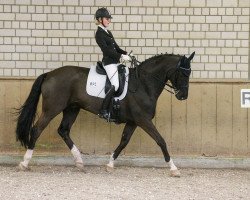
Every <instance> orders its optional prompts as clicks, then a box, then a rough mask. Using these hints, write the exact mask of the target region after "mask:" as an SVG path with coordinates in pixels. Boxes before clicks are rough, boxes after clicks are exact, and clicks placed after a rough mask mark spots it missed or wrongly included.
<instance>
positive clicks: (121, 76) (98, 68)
mask: <svg viewBox="0 0 250 200" xmlns="http://www.w3.org/2000/svg"><path fill="white" fill-rule="evenodd" d="M96 72H97V73H98V74H101V75H106V76H107V73H106V71H105V69H104V67H103V64H102V62H101V61H98V62H97V64H96ZM125 73H126V70H125V65H123V64H120V65H118V77H119V88H118V90H117V91H116V93H115V96H116V97H117V96H120V95H121V94H122V93H123V90H124V85H125V81H126V76H125ZM110 88H111V82H110V80H109V78H108V76H107V78H106V83H105V94H106V93H107V92H108V91H109V90H110Z"/></svg>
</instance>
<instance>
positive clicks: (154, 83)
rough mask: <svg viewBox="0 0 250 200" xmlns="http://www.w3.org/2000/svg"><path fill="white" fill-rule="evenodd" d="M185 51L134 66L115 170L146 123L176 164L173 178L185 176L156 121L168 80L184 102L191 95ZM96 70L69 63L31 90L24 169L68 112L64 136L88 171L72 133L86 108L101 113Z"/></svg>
mask: <svg viewBox="0 0 250 200" xmlns="http://www.w3.org/2000/svg"><path fill="white" fill-rule="evenodd" d="M194 55H195V52H193V53H192V54H191V55H190V56H189V57H186V56H185V55H182V56H181V55H175V54H167V53H165V54H160V55H156V56H153V57H151V58H148V59H146V60H145V61H143V62H141V63H140V64H138V65H137V66H136V67H135V68H130V69H129V72H130V75H129V79H130V78H131V76H132V75H133V74H134V75H135V74H136V76H135V77H136V79H135V80H134V81H132V78H131V81H129V83H128V86H129V88H135V89H134V90H131V89H128V91H127V95H126V96H125V98H124V99H123V100H121V102H120V123H125V126H124V129H123V133H122V137H121V141H120V143H119V145H118V146H117V148H116V149H115V150H114V151H113V153H112V154H111V156H110V160H109V163H108V164H107V166H106V167H107V169H109V170H112V169H113V168H114V161H115V160H116V159H117V157H118V156H119V154H120V152H121V151H122V150H123V149H124V148H125V147H126V145H127V144H128V143H129V141H130V138H131V136H132V134H133V133H134V131H135V129H136V127H138V126H139V127H141V128H142V129H143V130H144V131H145V132H146V133H147V134H148V135H149V136H150V137H151V138H152V139H153V140H154V141H155V142H156V143H157V144H158V145H159V147H160V148H161V151H162V153H163V156H164V159H165V161H166V164H168V166H169V167H170V175H171V176H177V177H179V176H180V171H179V170H178V168H177V167H176V166H175V164H174V162H173V159H172V158H170V155H169V153H168V150H167V145H166V142H165V140H164V139H163V137H162V136H161V135H160V133H159V132H158V130H157V129H156V127H155V126H154V124H153V123H152V119H153V118H154V116H155V110H156V104H157V99H158V98H159V96H160V94H161V93H162V91H163V90H164V88H165V86H166V84H168V83H167V82H170V83H171V86H172V88H173V89H174V92H173V93H174V94H175V97H176V98H177V99H178V100H185V99H187V98H188V90H189V77H190V73H191V64H190V63H191V60H192V59H193V57H194ZM89 71H90V69H89V68H84V67H79V66H63V67H60V68H57V69H55V70H53V71H50V72H47V73H44V74H41V75H40V76H39V77H38V78H37V79H36V80H35V82H34V83H33V86H32V88H31V91H30V94H29V95H28V97H27V99H26V101H25V102H24V104H23V105H22V106H21V107H20V109H19V113H18V118H17V125H16V139H17V141H20V143H21V145H22V146H24V147H25V149H26V153H25V155H24V160H23V161H22V162H20V164H19V168H20V169H21V170H27V169H28V164H29V161H30V159H31V158H32V155H33V151H34V148H35V144H36V141H37V139H38V138H39V136H40V135H41V133H42V131H43V130H44V129H45V127H46V126H47V125H48V124H49V122H50V121H51V120H52V119H53V118H54V117H56V116H57V115H58V114H59V113H61V112H63V117H62V121H61V123H60V126H59V128H58V134H59V135H60V136H61V137H62V139H63V140H64V142H65V143H66V145H67V146H68V148H69V149H70V151H71V153H72V155H73V157H74V161H75V166H76V167H77V168H79V169H84V164H83V160H82V157H81V153H80V151H79V149H78V148H77V147H76V145H75V144H74V142H73V141H72V139H71V137H70V129H71V127H72V125H73V123H74V122H75V120H76V117H77V115H78V113H79V111H80V109H84V110H86V111H89V112H91V113H93V114H96V115H97V114H98V113H99V109H100V108H101V104H102V100H103V99H101V98H98V97H93V96H90V95H88V94H87V92H86V82H87V78H88V74H89ZM41 94H42V113H41V115H40V116H39V118H38V120H37V121H36V122H35V116H36V111H37V104H38V101H39V97H40V95H41Z"/></svg>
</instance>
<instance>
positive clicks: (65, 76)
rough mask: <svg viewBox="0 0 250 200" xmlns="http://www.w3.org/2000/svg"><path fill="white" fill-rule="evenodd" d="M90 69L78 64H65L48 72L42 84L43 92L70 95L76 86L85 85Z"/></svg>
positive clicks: (44, 94) (44, 93)
mask: <svg viewBox="0 0 250 200" xmlns="http://www.w3.org/2000/svg"><path fill="white" fill-rule="evenodd" d="M88 73H89V69H88V68H84V67H78V66H63V67H60V68H57V69H55V70H53V71H51V72H48V73H47V76H46V78H45V80H44V83H43V85H42V94H43V96H46V95H49V94H50V95H51V94H54V95H56V96H57V95H70V94H71V91H72V90H73V89H74V88H75V87H81V88H82V87H84V85H86V82H87V77H88Z"/></svg>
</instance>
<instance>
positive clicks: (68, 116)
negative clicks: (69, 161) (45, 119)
mask: <svg viewBox="0 0 250 200" xmlns="http://www.w3.org/2000/svg"><path fill="white" fill-rule="evenodd" d="M79 111H80V108H79V107H76V106H69V107H67V108H66V109H64V110H63V119H62V122H61V124H60V126H59V128H58V133H59V135H60V136H61V137H62V139H63V140H64V142H65V143H66V144H67V146H68V147H69V149H70V150H71V153H72V154H73V156H74V159H75V164H76V167H77V168H79V169H81V170H82V169H83V168H84V166H83V160H82V157H81V153H80V151H79V150H78V148H77V147H76V146H75V144H74V142H73V141H72V139H71V138H70V135H69V133H70V129H71V126H72V125H73V123H74V122H75V119H76V117H77V115H78V113H79Z"/></svg>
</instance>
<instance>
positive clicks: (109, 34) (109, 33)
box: [98, 26, 112, 37]
mask: <svg viewBox="0 0 250 200" xmlns="http://www.w3.org/2000/svg"><path fill="white" fill-rule="evenodd" d="M98 30H100V31H102V32H103V33H105V34H106V35H108V36H109V37H112V35H111V32H110V31H109V30H107V31H108V33H107V32H106V31H105V30H103V29H102V28H101V27H100V26H98Z"/></svg>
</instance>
